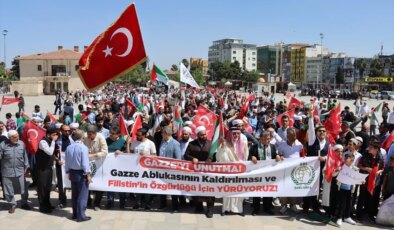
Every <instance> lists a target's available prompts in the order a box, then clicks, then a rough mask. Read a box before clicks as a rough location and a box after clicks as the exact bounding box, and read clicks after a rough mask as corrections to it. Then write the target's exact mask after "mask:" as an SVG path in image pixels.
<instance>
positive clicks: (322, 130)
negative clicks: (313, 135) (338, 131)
mask: <svg viewBox="0 0 394 230" xmlns="http://www.w3.org/2000/svg"><path fill="white" fill-rule="evenodd" d="M317 131H318V132H321V133H325V132H327V131H326V130H324V129H320V130H317Z"/></svg>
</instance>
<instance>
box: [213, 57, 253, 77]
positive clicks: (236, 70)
mask: <svg viewBox="0 0 394 230" xmlns="http://www.w3.org/2000/svg"><path fill="white" fill-rule="evenodd" d="M208 74H209V75H210V76H211V79H212V80H213V81H220V80H222V79H237V80H240V79H242V80H245V81H250V82H255V81H257V79H258V78H259V74H258V72H256V71H247V70H242V69H241V66H240V64H239V62H238V61H234V62H229V61H224V62H219V61H216V62H214V63H212V64H211V65H210V67H209V70H208Z"/></svg>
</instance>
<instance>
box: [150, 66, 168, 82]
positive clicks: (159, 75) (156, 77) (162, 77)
mask: <svg viewBox="0 0 394 230" xmlns="http://www.w3.org/2000/svg"><path fill="white" fill-rule="evenodd" d="M150 81H151V82H154V81H160V82H162V83H163V84H164V85H168V76H167V74H165V73H164V72H163V70H161V69H160V68H159V67H157V66H156V65H153V67H152V73H151V76H150Z"/></svg>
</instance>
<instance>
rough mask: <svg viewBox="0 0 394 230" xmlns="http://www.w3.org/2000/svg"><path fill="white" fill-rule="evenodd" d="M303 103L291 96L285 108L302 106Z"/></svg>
mask: <svg viewBox="0 0 394 230" xmlns="http://www.w3.org/2000/svg"><path fill="white" fill-rule="evenodd" d="M302 106H303V104H302V102H301V101H299V100H297V99H296V98H295V97H292V98H291V99H290V102H289V105H288V106H287V109H295V108H297V107H302Z"/></svg>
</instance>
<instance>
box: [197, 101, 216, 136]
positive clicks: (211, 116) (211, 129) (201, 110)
mask: <svg viewBox="0 0 394 230" xmlns="http://www.w3.org/2000/svg"><path fill="white" fill-rule="evenodd" d="M197 110H198V111H197V113H196V116H194V119H193V124H194V126H195V127H196V128H197V127H199V126H204V127H205V128H206V129H207V139H208V140H212V137H213V134H214V133H215V123H216V119H217V116H216V114H215V113H213V112H212V111H211V110H209V109H207V108H205V107H204V106H201V105H200V106H198V109H197ZM192 136H193V138H194V139H195V138H197V136H196V134H195V133H194V131H193V134H192Z"/></svg>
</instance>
